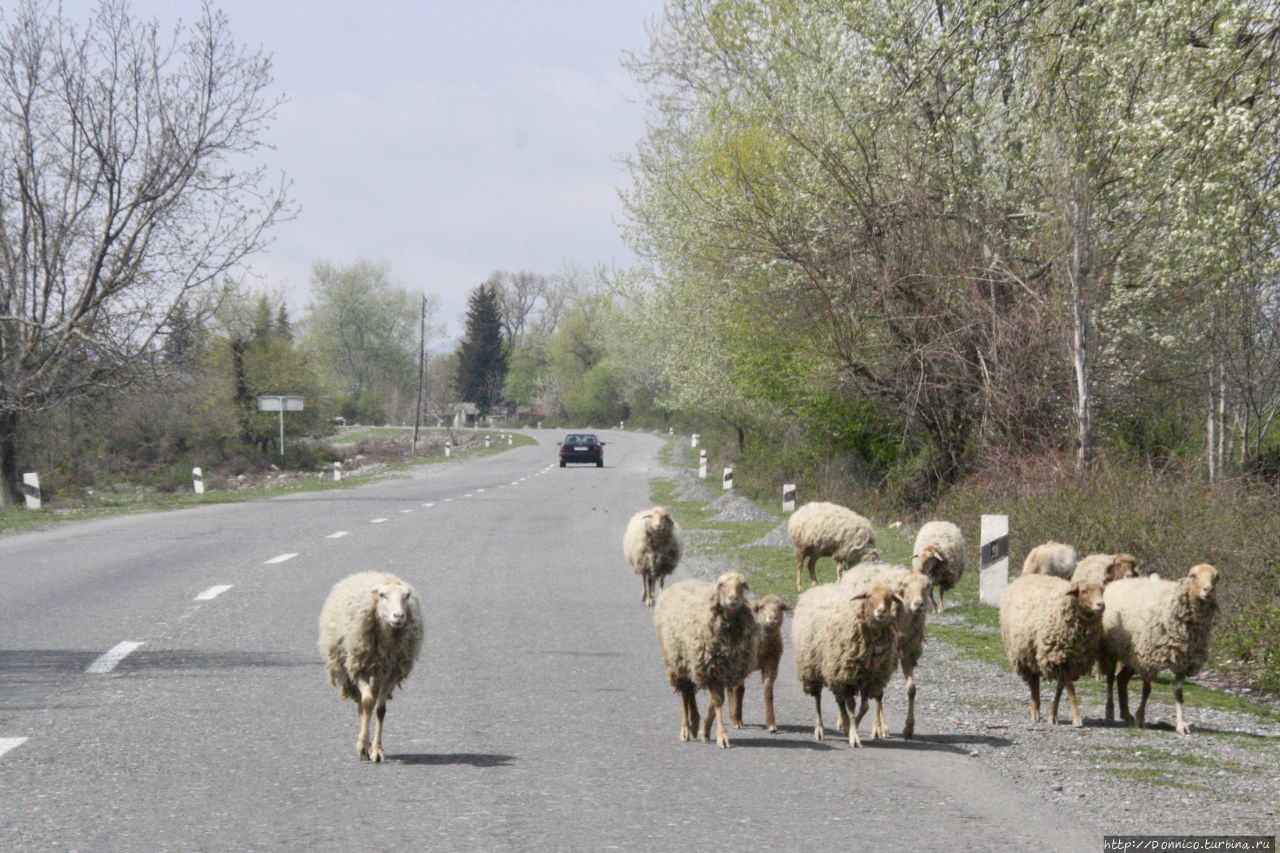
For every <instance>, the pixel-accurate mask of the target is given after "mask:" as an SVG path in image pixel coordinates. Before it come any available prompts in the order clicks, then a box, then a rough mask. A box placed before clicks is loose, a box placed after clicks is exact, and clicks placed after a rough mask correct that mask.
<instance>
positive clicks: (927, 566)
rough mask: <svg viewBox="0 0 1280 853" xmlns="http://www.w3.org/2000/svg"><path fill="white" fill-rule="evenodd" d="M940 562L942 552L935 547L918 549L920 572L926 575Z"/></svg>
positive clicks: (928, 546) (929, 546)
mask: <svg viewBox="0 0 1280 853" xmlns="http://www.w3.org/2000/svg"><path fill="white" fill-rule="evenodd" d="M941 562H942V552H941V551H940V550H939V549H938V546H937V545H926V546H924V547H923V548H921V549H920V571H922V572H924V573H925V574H928V573H929V572H932V571H933V568H934V566H936V565H937V564H938V563H941Z"/></svg>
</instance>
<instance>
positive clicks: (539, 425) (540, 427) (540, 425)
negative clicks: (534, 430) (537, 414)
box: [538, 421, 542, 429]
mask: <svg viewBox="0 0 1280 853" xmlns="http://www.w3.org/2000/svg"><path fill="white" fill-rule="evenodd" d="M538 429H542V421H538Z"/></svg>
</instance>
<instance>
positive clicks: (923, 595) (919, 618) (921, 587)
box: [837, 563, 933, 740]
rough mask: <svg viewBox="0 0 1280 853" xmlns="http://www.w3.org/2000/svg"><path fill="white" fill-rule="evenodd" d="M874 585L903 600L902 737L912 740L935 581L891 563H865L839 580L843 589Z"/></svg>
mask: <svg viewBox="0 0 1280 853" xmlns="http://www.w3.org/2000/svg"><path fill="white" fill-rule="evenodd" d="M874 583H887V584H889V585H890V586H892V587H893V589H894V592H895V593H897V595H898V597H899V598H901V599H902V606H901V608H900V609H899V611H898V660H899V661H900V662H901V663H902V676H903V678H905V679H906V681H907V721H906V723H904V724H903V726H902V736H903V737H904V738H906V739H907V740H910V739H911V736H912V735H913V734H915V730H916V679H915V670H916V665H917V664H919V663H920V655H921V654H922V653H923V652H924V623H925V611H926V609H927V608H926V607H925V603H926V602H928V601H929V600H930V598H931V594H930V593H931V592H932V587H933V581H932V580H931V579H930V578H929V576H928V575H926V574H925V573H924V572H921V571H917V570H915V569H912V570H911V571H907V569H906V568H904V567H902V566H894V565H890V564H889V563H862V564H860V565H857V566H854V567H853V568H852V569H850V570H849V571H847V572H845V573H844V577H842V578H840V586H845V587H849V588H850V589H856V588H864V587H868V586H870V585H871V584H874ZM838 701H839V700H837V702H838ZM878 722H879V723H880V727H881V729H882V730H886V731H887V730H888V726H887V725H885V723H884V719H883V718H881V719H880V720H879V721H878Z"/></svg>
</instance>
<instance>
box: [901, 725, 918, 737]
mask: <svg viewBox="0 0 1280 853" xmlns="http://www.w3.org/2000/svg"><path fill="white" fill-rule="evenodd" d="M915 733H916V727H915V724H914V723H907V724H906V725H905V726H903V727H902V739H903V740H911V736H912V735H913V734H915Z"/></svg>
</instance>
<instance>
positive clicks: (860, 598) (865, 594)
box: [849, 590, 871, 601]
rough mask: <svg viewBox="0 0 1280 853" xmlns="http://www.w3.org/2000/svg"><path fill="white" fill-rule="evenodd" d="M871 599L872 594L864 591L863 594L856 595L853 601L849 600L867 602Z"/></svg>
mask: <svg viewBox="0 0 1280 853" xmlns="http://www.w3.org/2000/svg"><path fill="white" fill-rule="evenodd" d="M870 597H871V593H870V592H867V591H865V590H864V591H863V592H860V593H858V594H857V595H855V596H854V597H853V598H851V599H849V600H850V601H865V600H866V599H868V598H870Z"/></svg>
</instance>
